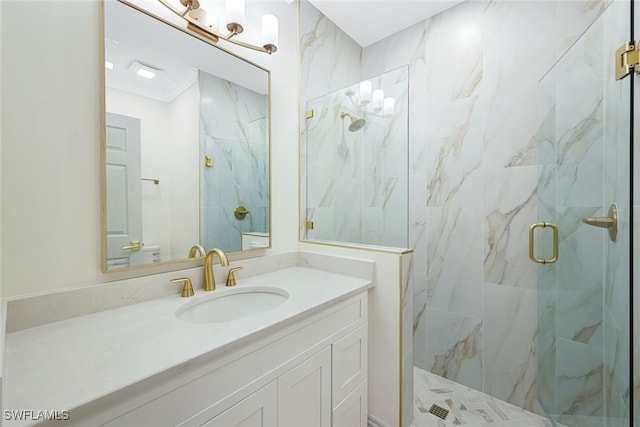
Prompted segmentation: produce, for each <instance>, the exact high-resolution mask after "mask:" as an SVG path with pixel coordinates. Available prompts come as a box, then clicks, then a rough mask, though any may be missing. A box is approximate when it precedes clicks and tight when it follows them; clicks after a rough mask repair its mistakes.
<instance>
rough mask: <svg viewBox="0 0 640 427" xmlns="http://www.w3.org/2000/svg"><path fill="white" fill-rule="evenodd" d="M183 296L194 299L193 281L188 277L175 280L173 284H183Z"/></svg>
mask: <svg viewBox="0 0 640 427" xmlns="http://www.w3.org/2000/svg"><path fill="white" fill-rule="evenodd" d="M182 282H184V285H183V286H182V296H183V297H192V296H193V286H192V285H191V279H189V278H188V277H180V278H179V279H173V280H172V281H171V283H182Z"/></svg>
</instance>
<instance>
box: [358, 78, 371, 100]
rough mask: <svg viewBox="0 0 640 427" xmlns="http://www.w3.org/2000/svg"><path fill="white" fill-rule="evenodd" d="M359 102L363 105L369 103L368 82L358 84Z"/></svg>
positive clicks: (369, 89) (369, 87)
mask: <svg viewBox="0 0 640 427" xmlns="http://www.w3.org/2000/svg"><path fill="white" fill-rule="evenodd" d="M360 102H361V103H363V104H368V103H370V102H371V82H370V81H369V80H365V81H363V82H360Z"/></svg>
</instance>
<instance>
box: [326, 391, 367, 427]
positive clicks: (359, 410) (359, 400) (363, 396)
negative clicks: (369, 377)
mask: <svg viewBox="0 0 640 427" xmlns="http://www.w3.org/2000/svg"><path fill="white" fill-rule="evenodd" d="M366 426H367V382H366V381H365V382H363V383H361V384H360V385H359V386H358V388H356V389H355V390H353V391H352V392H351V394H350V395H348V396H347V397H345V399H344V400H343V401H342V402H340V404H339V405H338V406H336V407H335V408H334V410H333V427H366Z"/></svg>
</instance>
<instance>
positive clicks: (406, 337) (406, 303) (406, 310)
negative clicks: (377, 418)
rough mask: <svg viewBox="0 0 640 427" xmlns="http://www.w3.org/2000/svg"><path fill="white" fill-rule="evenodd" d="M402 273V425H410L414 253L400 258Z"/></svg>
mask: <svg viewBox="0 0 640 427" xmlns="http://www.w3.org/2000/svg"><path fill="white" fill-rule="evenodd" d="M400 263H401V267H400V268H401V269H402V271H401V274H402V282H401V283H402V331H401V334H402V354H401V355H400V357H402V372H401V375H402V403H401V411H402V425H403V426H410V425H411V423H412V419H413V365H414V363H413V319H414V314H413V301H414V299H415V292H414V277H415V276H414V274H413V254H411V253H407V254H403V255H402V256H401V258H400Z"/></svg>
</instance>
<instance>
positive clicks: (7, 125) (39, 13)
mask: <svg viewBox="0 0 640 427" xmlns="http://www.w3.org/2000/svg"><path fill="white" fill-rule="evenodd" d="M21 16H23V17H24V16H30V18H29V19H30V21H31V23H30V24H29V27H30V30H29V31H28V32H26V33H25V31H24V21H23V20H22V19H21V18H20V17H21ZM98 22H99V8H98V3H97V2H54V1H44V2H27V1H25V2H17V1H15V2H2V28H1V30H2V33H1V37H0V38H1V39H2V52H1V55H2V65H3V67H2V119H3V120H2V122H3V126H2V130H1V132H2V140H3V145H2V177H1V178H2V179H1V181H2V202H3V203H2V226H1V228H2V244H1V246H2V265H3V266H4V268H3V269H2V272H1V280H2V283H3V288H2V295H3V296H12V295H19V294H26V293H30V292H37V291H45V290H51V289H55V288H62V287H67V286H79V285H84V284H86V283H93V282H96V281H97V280H99V279H103V278H102V275H101V274H100V199H101V196H100V128H101V125H100V71H101V64H100V59H99V52H100V40H99V31H98V30H99V25H98Z"/></svg>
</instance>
